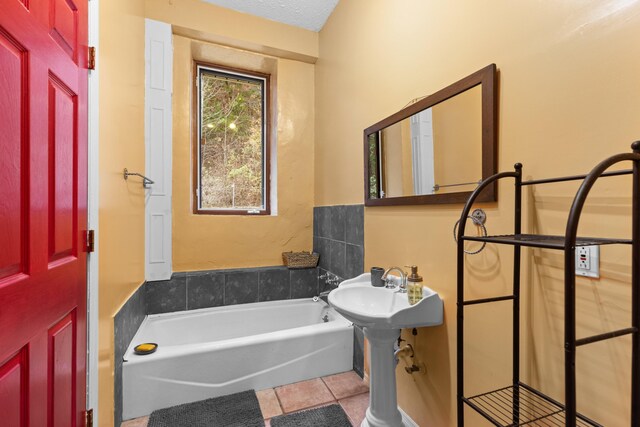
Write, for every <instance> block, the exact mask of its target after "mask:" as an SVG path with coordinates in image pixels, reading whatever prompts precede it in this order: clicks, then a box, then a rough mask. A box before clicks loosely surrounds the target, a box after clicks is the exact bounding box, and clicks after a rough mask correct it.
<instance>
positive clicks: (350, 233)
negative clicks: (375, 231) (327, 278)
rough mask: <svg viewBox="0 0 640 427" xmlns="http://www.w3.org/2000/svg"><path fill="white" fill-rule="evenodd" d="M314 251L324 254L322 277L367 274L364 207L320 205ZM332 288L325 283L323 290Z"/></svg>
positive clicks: (315, 226)
mask: <svg viewBox="0 0 640 427" xmlns="http://www.w3.org/2000/svg"><path fill="white" fill-rule="evenodd" d="M313 250H314V252H317V253H319V254H320V262H319V265H318V266H319V267H320V274H321V275H323V274H324V273H326V272H327V271H329V272H331V273H332V274H335V275H336V276H338V277H340V278H341V279H351V278H353V277H356V276H358V275H360V274H362V273H363V271H364V206H363V205H341V206H318V207H315V208H314V209H313ZM327 289H329V287H328V285H327V284H326V283H324V282H321V283H320V290H327Z"/></svg>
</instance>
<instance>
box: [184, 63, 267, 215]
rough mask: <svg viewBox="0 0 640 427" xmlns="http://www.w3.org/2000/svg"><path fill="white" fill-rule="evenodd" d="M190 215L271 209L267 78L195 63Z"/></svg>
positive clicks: (244, 212)
mask: <svg viewBox="0 0 640 427" xmlns="http://www.w3.org/2000/svg"><path fill="white" fill-rule="evenodd" d="M195 80H196V89H195V90H196V91H195V93H196V94H197V106H196V108H197V111H196V113H197V118H198V121H197V140H196V144H195V146H196V149H195V150H194V151H195V155H196V157H197V162H194V163H195V164H196V170H195V173H194V175H195V179H194V181H195V183H196V185H195V197H194V211H195V213H199V214H226V215H229V214H232V215H233V214H237V215H243V214H258V215H260V214H262V215H268V214H269V213H270V209H269V126H268V124H269V120H268V104H269V102H268V99H269V98H268V87H269V76H268V75H262V74H257V73H252V72H247V71H236V70H228V69H224V68H219V67H215V66H209V65H205V64H196V76H195Z"/></svg>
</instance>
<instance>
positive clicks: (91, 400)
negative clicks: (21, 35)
mask: <svg viewBox="0 0 640 427" xmlns="http://www.w3.org/2000/svg"><path fill="white" fill-rule="evenodd" d="M99 3H100V0H90V1H88V18H89V19H88V22H89V32H88V44H89V46H93V47H95V48H96V51H97V50H98V41H99V34H100V32H99V27H98V25H99V14H98V12H99V9H100V4H99ZM97 56H98V55H96V66H95V69H94V70H91V71H89V79H88V99H87V109H88V110H87V119H88V140H87V144H88V153H89V154H88V155H89V158H88V173H87V178H88V183H87V185H88V188H87V190H88V191H87V193H88V200H87V229H89V230H95V241H94V242H95V246H94V247H95V249H94V252H93V253H91V254H89V256H88V257H87V409H90V408H93V425H94V426H95V427H97V426H98V418H99V417H98V335H99V330H98V247H99V244H98V240H99V238H100V233H99V232H98V203H99V197H98V196H99V189H100V182H99V170H98V169H99V156H98V150H99V144H98V135H99V132H98V130H99V128H98V125H99V123H100V120H99V116H98V88H99V77H98V69H99V63H98V59H97Z"/></svg>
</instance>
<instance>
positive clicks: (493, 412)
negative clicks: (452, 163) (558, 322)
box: [457, 141, 640, 427]
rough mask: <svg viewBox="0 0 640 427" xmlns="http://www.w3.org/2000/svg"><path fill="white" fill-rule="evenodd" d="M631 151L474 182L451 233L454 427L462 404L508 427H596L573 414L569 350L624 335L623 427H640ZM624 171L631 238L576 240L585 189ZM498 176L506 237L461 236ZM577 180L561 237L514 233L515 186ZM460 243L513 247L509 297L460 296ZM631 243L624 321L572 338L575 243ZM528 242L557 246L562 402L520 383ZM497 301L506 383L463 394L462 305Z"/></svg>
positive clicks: (637, 190) (638, 249)
mask: <svg viewBox="0 0 640 427" xmlns="http://www.w3.org/2000/svg"><path fill="white" fill-rule="evenodd" d="M631 148H632V150H633V151H632V152H631V153H622V154H618V155H615V156H612V157H609V158H607V159H605V160H604V161H602V162H600V163H599V164H598V165H597V166H596V167H595V168H593V169H592V170H591V172H590V173H588V174H586V175H574V176H565V177H559V178H550V179H540V180H531V181H523V180H522V165H521V164H520V163H517V164H516V165H515V166H514V171H513V172H502V173H498V174H495V175H493V176H491V177H489V178H487V179H486V180H484V181H482V182H481V183H480V184H479V185H478V187H477V188H476V189H475V190H474V191H473V193H472V194H471V196H470V197H469V200H468V201H467V203H466V204H465V206H464V209H463V210H462V214H461V216H460V226H459V228H458V233H457V238H458V247H457V264H458V266H457V275H458V281H457V294H458V295H457V350H458V354H457V374H458V377H457V400H458V402H457V403H458V407H457V413H458V427H464V425H465V423H464V408H465V406H468V407H470V408H472V409H473V410H475V411H476V412H478V413H479V414H480V415H482V416H483V417H484V418H486V419H487V420H488V421H489V422H490V423H491V424H493V425H495V426H499V427H515V426H569V427H576V426H601V424H599V423H598V422H596V421H594V420H591V419H589V418H587V417H585V416H583V415H581V414H579V413H577V411H576V406H577V405H576V371H575V361H576V350H577V348H578V347H580V346H582V345H586V344H591V343H594V342H598V341H602V340H606V339H611V338H615V337H619V336H623V335H629V334H631V335H632V344H631V351H632V357H631V393H630V396H631V424H630V425H631V427H640V141H636V142H634V143H633V144H632V145H631ZM621 162H631V164H632V168H631V169H625V170H615V171H608V169H609V168H611V167H612V166H614V165H616V164H618V163H621ZM620 175H631V176H632V179H633V190H632V193H633V194H632V213H631V220H632V231H631V234H632V236H631V239H607V238H601V237H578V236H577V230H578V223H579V221H580V215H581V213H582V209H583V207H584V204H585V202H586V199H587V196H588V194H589V191H590V190H591V188H592V187H593V185H594V184H595V182H596V181H597V180H598V179H600V178H604V177H610V176H620ZM504 178H513V179H514V181H515V185H514V191H515V202H514V219H515V220H514V231H513V234H509V235H498V236H465V234H464V232H465V223H466V219H467V218H468V216H469V214H470V212H471V208H472V206H473V204H474V202H475V200H476V199H477V197H478V196H479V195H480V193H481V192H482V191H483V190H484V189H485V188H486V187H487V186H489V185H490V184H492V183H494V182H495V181H498V180H500V179H504ZM578 180H581V181H582V184H581V185H580V188H579V189H578V192H577V193H576V196H575V198H574V200H573V204H572V206H571V209H570V211H569V217H568V219H567V227H566V231H565V234H564V235H562V236H549V235H535V234H523V233H522V230H521V228H522V187H523V186H527V185H539V184H550V183H557V182H565V181H578ZM467 241H475V242H486V243H495V244H506V245H511V246H513V265H514V268H513V291H512V293H511V294H510V295H502V296H496V297H491V298H481V299H473V300H465V298H464V287H465V283H464V262H465V254H464V244H465V242H467ZM612 244H625V245H631V247H632V249H631V252H632V255H631V256H632V263H631V306H632V309H631V326H630V327H628V328H624V329H619V330H616V331H611V332H607V333H603V334H599V335H593V336H589V337H583V338H577V337H576V288H575V285H576V276H575V249H576V247H577V246H592V245H612ZM522 247H534V248H545V249H555V250H561V251H564V350H565V367H564V368H565V369H564V372H565V378H564V380H565V381H564V382H565V392H564V403H561V402H558V401H557V400H555V399H553V398H551V397H549V396H547V395H545V394H544V393H542V392H541V391H539V390H536V389H535V388H533V387H530V386H529V385H527V384H525V383H523V382H521V381H520V263H521V248H522ZM498 301H511V302H512V304H513V312H512V315H513V332H512V333H513V363H512V382H511V384H508V385H506V386H505V387H503V388H500V389H497V390H491V391H487V392H484V393H481V394H477V395H474V396H469V397H467V396H466V395H465V393H464V313H465V309H466V308H468V306H472V305H477V304H487V303H493V302H498Z"/></svg>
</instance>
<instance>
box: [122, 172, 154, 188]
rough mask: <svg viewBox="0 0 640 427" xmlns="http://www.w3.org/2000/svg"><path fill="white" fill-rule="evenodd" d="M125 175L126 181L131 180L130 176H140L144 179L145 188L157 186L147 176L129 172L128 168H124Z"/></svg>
mask: <svg viewBox="0 0 640 427" xmlns="http://www.w3.org/2000/svg"><path fill="white" fill-rule="evenodd" d="M123 175H124V180H125V181H126V180H127V179H129V176H139V177H140V178H142V186H143V187H144V188H149V187H148V186H149V185H151V184H155V183H154V182H153V180H151V179H149V178H147V177H146V176H144V175H142V174H141V173H138V172H129V170H128V169H127V168H124V171H123Z"/></svg>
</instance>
